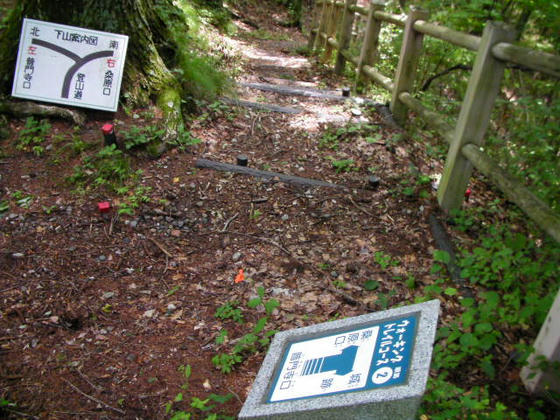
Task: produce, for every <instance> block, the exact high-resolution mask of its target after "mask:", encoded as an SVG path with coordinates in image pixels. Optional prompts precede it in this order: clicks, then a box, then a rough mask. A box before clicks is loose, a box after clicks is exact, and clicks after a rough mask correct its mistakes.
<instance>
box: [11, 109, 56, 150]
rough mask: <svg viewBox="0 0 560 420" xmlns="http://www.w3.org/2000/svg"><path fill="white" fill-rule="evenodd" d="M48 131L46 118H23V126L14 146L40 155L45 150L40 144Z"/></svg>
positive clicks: (49, 129)
mask: <svg viewBox="0 0 560 420" xmlns="http://www.w3.org/2000/svg"><path fill="white" fill-rule="evenodd" d="M50 131H51V125H50V124H49V122H48V121H47V120H41V121H37V120H36V119H34V118H33V117H29V118H27V119H26V120H25V126H24V128H22V129H21V130H20V132H19V135H18V140H17V145H16V148H17V149H19V150H23V151H26V152H30V151H31V152H33V153H34V154H35V155H37V156H41V155H42V154H43V152H44V150H45V149H44V148H43V146H42V144H43V143H44V142H45V140H46V138H47V136H48V135H49V134H50Z"/></svg>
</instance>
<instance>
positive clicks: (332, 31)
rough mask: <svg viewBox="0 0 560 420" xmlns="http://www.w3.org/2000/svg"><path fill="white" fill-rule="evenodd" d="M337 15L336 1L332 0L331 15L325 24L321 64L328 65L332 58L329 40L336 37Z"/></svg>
mask: <svg viewBox="0 0 560 420" xmlns="http://www.w3.org/2000/svg"><path fill="white" fill-rule="evenodd" d="M338 15H339V10H338V6H337V4H336V0H333V4H332V8H331V13H330V14H329V19H328V23H327V30H326V33H327V37H326V38H325V53H324V54H323V58H322V60H321V61H322V62H323V63H328V62H329V60H330V59H331V57H332V52H333V47H332V45H331V44H329V38H332V37H333V36H335V35H336V28H337V24H338Z"/></svg>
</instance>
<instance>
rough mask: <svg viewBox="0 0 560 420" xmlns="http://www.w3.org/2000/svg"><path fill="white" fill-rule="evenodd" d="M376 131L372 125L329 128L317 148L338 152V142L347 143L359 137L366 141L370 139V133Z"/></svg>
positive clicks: (348, 125)
mask: <svg viewBox="0 0 560 420" xmlns="http://www.w3.org/2000/svg"><path fill="white" fill-rule="evenodd" d="M377 129H378V127H376V126H374V125H370V124H361V123H359V124H354V123H351V124H350V123H349V124H347V125H346V126H344V127H329V128H328V129H327V130H325V132H324V133H323V135H322V136H321V138H320V139H319V148H321V149H331V150H338V148H339V146H340V142H348V141H351V140H353V139H356V138H359V137H364V138H366V141H367V139H368V138H370V139H371V138H372V137H371V135H372V133H374V132H375V130H377Z"/></svg>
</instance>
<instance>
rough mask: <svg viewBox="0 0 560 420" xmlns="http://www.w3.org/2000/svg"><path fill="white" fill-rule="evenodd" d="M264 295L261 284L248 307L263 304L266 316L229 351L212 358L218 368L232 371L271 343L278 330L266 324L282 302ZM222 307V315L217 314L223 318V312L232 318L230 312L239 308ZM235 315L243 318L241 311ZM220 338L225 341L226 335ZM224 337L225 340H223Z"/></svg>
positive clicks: (223, 370)
mask: <svg viewBox="0 0 560 420" xmlns="http://www.w3.org/2000/svg"><path fill="white" fill-rule="evenodd" d="M264 295H265V290H264V287H262V286H259V287H258V288H257V296H256V297H254V298H252V299H250V300H249V301H248V302H247V308H248V309H256V308H258V307H259V306H262V307H263V309H264V311H265V313H266V316H264V317H261V318H259V319H258V320H257V322H256V323H255V325H254V326H253V328H252V329H251V331H250V332H249V333H247V334H245V335H243V336H241V337H240V338H238V339H237V340H236V341H235V345H234V346H233V348H232V349H231V351H230V352H229V353H219V354H217V355H215V356H214V357H213V358H212V363H213V364H214V366H216V368H218V369H220V371H221V372H222V373H230V372H231V371H232V370H233V368H234V367H235V365H237V364H239V363H241V362H242V361H243V360H244V358H245V357H246V356H248V355H250V354H253V353H256V352H257V351H259V350H261V349H265V348H266V347H267V346H268V345H269V344H270V339H271V337H272V336H273V335H274V334H276V331H274V330H270V331H267V330H266V325H267V322H268V317H269V316H270V315H271V314H272V313H273V312H274V310H275V309H276V308H277V307H278V306H279V305H280V302H278V301H277V300H276V299H269V300H265V299H264ZM236 305H237V303H236ZM220 308H223V310H220V316H218V315H216V316H217V317H219V318H221V316H222V313H225V315H227V316H225V318H230V317H231V315H230V314H231V313H233V311H235V310H236V309H239V308H235V309H232V308H233V307H232V306H229V307H227V306H226V305H222V306H221V307H220ZM220 308H218V309H220ZM216 313H218V311H216ZM235 316H236V317H238V318H240V319H243V318H242V315H241V313H238V314H236V315H235ZM221 319H224V318H221ZM219 338H220V341H221V342H223V341H225V337H224V335H221V337H219ZM222 338H223V339H224V340H222Z"/></svg>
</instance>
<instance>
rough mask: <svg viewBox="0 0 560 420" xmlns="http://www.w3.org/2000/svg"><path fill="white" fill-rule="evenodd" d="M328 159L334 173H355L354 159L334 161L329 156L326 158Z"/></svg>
mask: <svg viewBox="0 0 560 420" xmlns="http://www.w3.org/2000/svg"><path fill="white" fill-rule="evenodd" d="M328 159H329V160H330V161H331V163H332V166H333V168H334V170H335V171H336V173H341V172H350V171H357V170H358V168H357V167H356V166H355V165H354V159H342V160H336V159H334V158H333V157H331V156H328Z"/></svg>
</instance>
